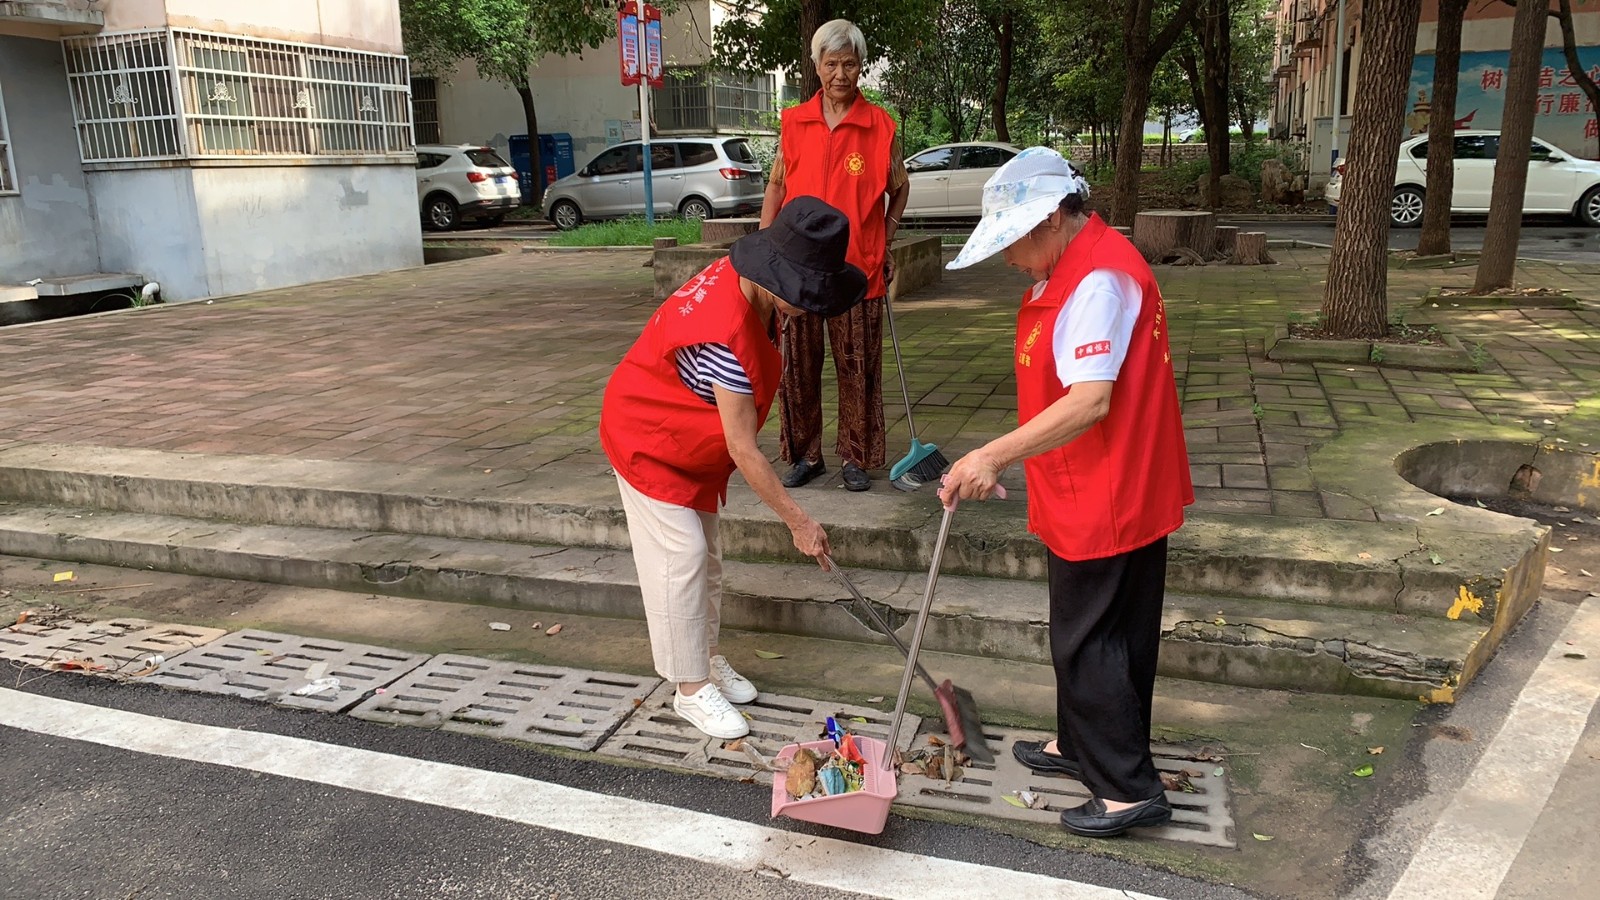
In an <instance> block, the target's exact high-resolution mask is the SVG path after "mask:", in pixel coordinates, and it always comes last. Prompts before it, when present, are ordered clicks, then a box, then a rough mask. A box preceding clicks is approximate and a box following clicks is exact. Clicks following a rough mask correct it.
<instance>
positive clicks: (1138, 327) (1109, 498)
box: [1016, 214, 1194, 561]
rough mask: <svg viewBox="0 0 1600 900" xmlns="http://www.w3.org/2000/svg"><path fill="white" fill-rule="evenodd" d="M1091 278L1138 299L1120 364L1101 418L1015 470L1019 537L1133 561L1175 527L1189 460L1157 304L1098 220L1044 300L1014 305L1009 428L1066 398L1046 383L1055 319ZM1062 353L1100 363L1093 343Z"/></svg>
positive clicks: (1073, 553)
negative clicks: (1113, 282)
mask: <svg viewBox="0 0 1600 900" xmlns="http://www.w3.org/2000/svg"><path fill="white" fill-rule="evenodd" d="M1094 269H1116V270H1117V271H1120V272H1126V273H1127V274H1128V275H1129V276H1131V277H1132V278H1133V279H1134V281H1136V282H1138V284H1139V287H1140V288H1141V289H1142V290H1143V291H1144V302H1142V303H1141V304H1140V306H1139V318H1138V321H1137V323H1136V324H1135V325H1134V328H1133V337H1132V338H1131V339H1130V341H1129V346H1128V355H1127V357H1126V359H1124V361H1123V363H1122V369H1121V371H1120V372H1119V373H1118V375H1117V380H1116V382H1115V383H1114V385H1113V387H1112V389H1111V411H1110V412H1109V413H1107V414H1106V417H1105V418H1104V419H1102V420H1101V421H1100V422H1099V423H1097V424H1096V425H1095V426H1094V427H1092V428H1090V429H1089V430H1088V431H1086V432H1084V433H1083V434H1081V435H1079V436H1078V437H1077V438H1076V439H1074V440H1072V441H1071V442H1069V443H1068V444H1066V445H1065V446H1063V447H1058V448H1056V449H1054V450H1050V451H1047V452H1045V453H1041V454H1039V455H1038V456H1035V457H1033V458H1032V459H1029V460H1027V461H1026V462H1025V463H1024V464H1023V466H1024V469H1025V470H1026V472H1027V477H1028V530H1029V531H1032V532H1033V533H1034V534H1037V535H1038V536H1039V538H1040V540H1042V541H1044V543H1045V546H1047V547H1049V548H1050V550H1051V551H1052V552H1053V553H1055V554H1056V555H1057V556H1060V557H1062V558H1063V559H1068V560H1074V561H1076V560H1085V559H1100V558H1103V557H1107V556H1116V555H1117V554H1120V553H1127V552H1128V551H1130V550H1137V549H1138V548H1140V547H1143V546H1145V545H1146V544H1149V543H1151V542H1152V541H1155V540H1157V539H1159V538H1162V537H1165V536H1166V535H1168V534H1171V533H1172V532H1173V531H1176V530H1177V529H1178V526H1180V525H1182V524H1183V508H1184V507H1185V506H1188V505H1189V504H1190V503H1193V502H1194V487H1193V486H1192V484H1191V483H1190V481H1189V454H1188V451H1187V450H1186V449H1185V447H1184V441H1183V420H1182V418H1181V416H1180V411H1179V407H1178V391H1177V386H1176V383H1175V382H1174V381H1173V377H1172V356H1171V353H1170V351H1169V350H1168V346H1167V321H1166V305H1165V304H1164V303H1163V302H1162V300H1161V289H1160V288H1159V287H1158V286H1157V285H1156V279H1155V276H1154V275H1153V274H1152V273H1151V271H1150V267H1149V266H1148V265H1147V264H1146V263H1145V261H1144V258H1143V257H1142V256H1140V255H1139V251H1138V250H1136V249H1134V246H1133V244H1132V243H1130V242H1129V241H1128V239H1127V238H1125V237H1123V236H1122V235H1120V234H1118V233H1117V232H1115V231H1113V230H1111V229H1110V228H1107V227H1106V224H1105V222H1103V221H1102V220H1101V219H1100V217H1099V216H1096V215H1092V214H1091V215H1090V217H1089V224H1087V225H1085V226H1084V228H1083V231H1081V232H1079V233H1078V235H1077V236H1076V237H1074V238H1073V239H1072V243H1071V244H1069V245H1068V246H1067V251H1066V252H1065V253H1064V254H1062V256H1061V260H1060V261H1059V262H1057V263H1056V267H1055V271H1054V272H1052V273H1051V275H1050V280H1049V282H1048V283H1047V284H1046V285H1045V288H1044V290H1043V291H1042V292H1041V293H1040V295H1039V296H1038V297H1037V298H1035V297H1034V296H1033V292H1032V291H1031V290H1030V291H1029V292H1028V293H1027V294H1025V295H1024V296H1023V304H1022V309H1021V311H1020V312H1018V314H1017V344H1016V371H1017V417H1018V419H1019V420H1020V421H1022V422H1024V423H1025V422H1027V421H1029V420H1030V419H1032V418H1033V417H1034V416H1036V415H1038V414H1039V413H1041V412H1043V411H1044V409H1045V408H1046V407H1048V406H1050V404H1052V403H1054V402H1056V401H1057V400H1059V399H1061V398H1062V397H1064V396H1066V395H1067V393H1068V392H1069V391H1070V388H1064V387H1062V386H1061V379H1060V378H1058V377H1057V376H1056V361H1055V351H1054V346H1053V345H1054V341H1052V340H1051V336H1052V335H1053V334H1055V326H1056V318H1057V316H1059V315H1060V314H1061V310H1062V309H1063V308H1064V307H1065V305H1066V303H1067V300H1068V298H1070V297H1071V296H1072V292H1073V291H1074V290H1075V289H1076V288H1077V287H1078V284H1079V282H1081V281H1083V279H1084V276H1086V275H1088V274H1089V273H1090V272H1091V271H1092V270H1094ZM1069 352H1074V353H1078V354H1082V355H1091V354H1094V353H1104V352H1109V347H1108V346H1106V345H1103V344H1100V343H1095V344H1086V345H1084V346H1082V347H1077V348H1073V349H1072V350H1070V351H1069Z"/></svg>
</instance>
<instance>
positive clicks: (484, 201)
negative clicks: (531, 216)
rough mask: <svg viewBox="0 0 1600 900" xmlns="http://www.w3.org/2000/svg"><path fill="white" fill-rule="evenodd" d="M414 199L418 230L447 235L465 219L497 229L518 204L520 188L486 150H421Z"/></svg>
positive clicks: (441, 147) (425, 146) (506, 168)
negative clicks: (419, 216) (421, 227)
mask: <svg viewBox="0 0 1600 900" xmlns="http://www.w3.org/2000/svg"><path fill="white" fill-rule="evenodd" d="M417 199H418V201H420V202H421V204H422V224H423V225H425V226H427V227H429V228H434V229H437V230H439V231H449V230H450V229H452V228H456V227H459V226H460V225H461V223H462V221H463V220H466V219H487V220H488V221H489V224H491V225H499V224H500V223H501V222H503V221H505V217H506V213H507V212H509V211H510V210H512V209H514V208H515V207H516V206H518V205H519V204H521V203H522V187H521V185H520V184H519V183H518V182H517V170H516V169H513V168H512V167H511V164H510V163H508V162H506V161H505V160H504V159H502V158H501V157H500V154H498V153H496V152H494V150H492V149H491V148H489V147H480V146H478V145H477V144H457V145H446V144H420V145H418V147H417Z"/></svg>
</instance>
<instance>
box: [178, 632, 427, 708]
mask: <svg viewBox="0 0 1600 900" xmlns="http://www.w3.org/2000/svg"><path fill="white" fill-rule="evenodd" d="M427 658H428V657H427V656H426V655H425V654H421V653H405V652H402V651H400V650H389V649H386V648H384V647H372V646H368V645H366V644H351V643H348V642H345V641H331V640H325V639H322V638H304V637H297V636H295V635H292V634H276V633H274V632H270V631H239V632H235V633H233V634H230V635H228V636H226V637H224V638H221V639H219V640H216V641H212V642H211V643H210V644H208V645H206V646H204V647H200V648H197V649H195V650H191V651H189V652H188V653H185V654H183V655H182V656H179V657H177V658H176V659H168V660H167V664H166V665H165V666H163V667H162V669H161V671H160V672H157V673H156V674H154V675H151V676H150V677H149V678H148V679H146V680H147V681H153V682H155V683H156V684H164V685H166V686H168V687H175V688H182V689H183V690H188V691H202V692H205V693H209V694H230V695H232V696H235V697H246V698H249V699H251V700H269V701H272V702H275V703H281V704H283V705H285V706H298V707H301V708H303V709H317V710H323V711H326V712H343V711H344V710H346V709H349V708H350V707H351V706H353V705H354V704H355V703H356V701H358V700H360V699H361V698H362V697H364V696H366V695H367V694H368V693H369V692H371V691H372V690H374V689H376V688H379V687H382V686H384V685H386V684H388V683H389V682H391V681H393V680H395V679H396V678H398V677H400V676H401V675H404V674H405V673H407V672H409V671H411V670H412V669H414V668H416V667H417V666H419V665H421V664H422V662H423V661H424V660H426V659H427ZM319 685H323V686H324V687H323V688H322V689H321V690H314V689H315V688H317V687H318V686H319ZM296 691H301V692H302V693H299V694H296V693H295V692H296Z"/></svg>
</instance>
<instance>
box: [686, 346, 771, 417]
mask: <svg viewBox="0 0 1600 900" xmlns="http://www.w3.org/2000/svg"><path fill="white" fill-rule="evenodd" d="M677 364H678V378H679V379H681V380H682V381H683V384H684V386H685V387H687V388H688V389H689V390H691V391H694V395H695V396H696V397H699V398H700V399H701V400H704V401H705V402H707V403H709V404H711V405H712V406H716V405H717V395H716V392H715V391H714V390H713V385H721V386H722V387H723V388H725V389H726V390H729V391H732V392H733V393H735V394H754V393H755V392H756V391H755V388H754V387H752V386H751V385H750V377H749V376H748V375H746V374H745V373H744V366H741V365H740V364H739V358H738V357H736V356H734V355H733V351H732V350H731V349H729V348H728V345H726V344H690V345H689V346H687V347H679V348H678V352H677Z"/></svg>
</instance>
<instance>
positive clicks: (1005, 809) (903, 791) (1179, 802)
mask: <svg viewBox="0 0 1600 900" xmlns="http://www.w3.org/2000/svg"><path fill="white" fill-rule="evenodd" d="M984 733H985V734H986V735H987V736H988V738H989V746H990V747H992V748H994V756H995V763H994V765H992V766H985V765H979V764H977V763H974V764H972V765H971V766H968V767H966V769H965V771H964V772H963V774H962V775H961V777H960V778H957V779H956V780H955V781H953V782H950V783H949V784H946V783H945V782H943V781H940V780H936V779H933V778H926V777H924V776H921V775H904V774H902V775H901V776H900V796H899V797H898V798H896V800H895V802H896V803H904V804H906V805H907V806H921V807H927V808H932V809H945V810H952V811H955V812H963V813H978V814H979V815H986V816H997V817H999V818H1003V819H1020V820H1022V821H1025V822H1037V823H1041V824H1046V825H1055V826H1057V827H1059V826H1060V822H1061V811H1062V810H1064V809H1067V808H1069V807H1073V806H1077V805H1078V804H1080V803H1083V802H1084V801H1085V800H1088V799H1089V796H1090V795H1089V790H1088V789H1087V788H1085V787H1084V786H1083V785H1081V784H1079V783H1078V782H1076V781H1074V780H1072V779H1070V778H1066V777H1061V776H1051V775H1035V774H1034V773H1033V772H1031V771H1029V770H1028V769H1027V768H1026V767H1025V766H1023V765H1022V764H1021V763H1019V762H1017V761H1016V759H1015V758H1014V757H1013V756H1012V755H1011V747H1012V745H1013V744H1015V743H1016V742H1017V741H1038V740H1045V741H1048V740H1050V739H1051V738H1052V737H1054V735H1049V734H1043V733H1037V732H1024V731H1010V730H1006V729H998V728H996V729H989V730H986V731H985V732H984ZM1151 751H1152V752H1153V753H1154V754H1155V761H1156V768H1157V769H1159V770H1160V771H1162V772H1170V773H1173V774H1178V773H1180V772H1181V773H1183V774H1184V776H1185V777H1187V778H1188V780H1189V782H1190V783H1191V784H1192V785H1193V786H1194V793H1189V792H1186V791H1185V792H1180V791H1168V792H1167V800H1168V801H1170V802H1171V803H1172V824H1170V825H1166V826H1164V827H1161V828H1146V829H1140V831H1139V834H1141V835H1146V836H1149V837H1155V838H1162V839H1165V840H1169V841H1185V842H1188V843H1191V844H1206V845H1209V846H1213V847H1234V846H1235V843H1234V838H1233V814H1232V813H1231V812H1230V809H1231V808H1232V807H1231V804H1230V802H1229V798H1228V785H1227V778H1226V773H1224V774H1223V775H1218V774H1216V772H1217V769H1218V766H1217V765H1216V764H1215V763H1211V762H1200V761H1197V760H1194V759H1190V758H1186V757H1185V756H1184V755H1183V753H1184V751H1183V750H1182V749H1181V748H1178V747H1163V746H1155V747H1152V748H1151ZM1016 791H1032V792H1033V793H1035V794H1038V795H1039V796H1041V797H1043V798H1044V799H1045V801H1046V802H1047V803H1048V804H1049V805H1048V806H1047V807H1046V808H1045V809H1023V808H1020V807H1017V806H1013V805H1011V804H1010V803H1007V802H1006V801H1005V800H1004V799H1003V798H1004V797H1005V795H1007V794H1013V793H1014V792H1016Z"/></svg>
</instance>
